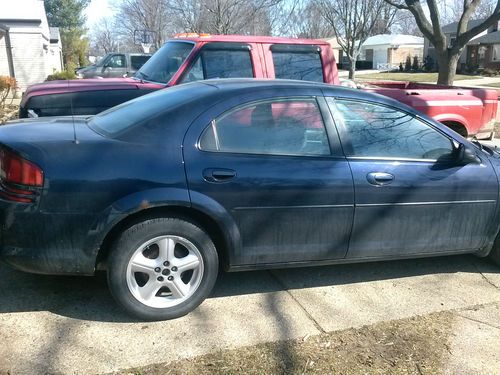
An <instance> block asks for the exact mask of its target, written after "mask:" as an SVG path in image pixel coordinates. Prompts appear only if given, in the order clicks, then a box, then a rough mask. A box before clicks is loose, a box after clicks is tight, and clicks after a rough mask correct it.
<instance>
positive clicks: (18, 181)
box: [0, 149, 43, 203]
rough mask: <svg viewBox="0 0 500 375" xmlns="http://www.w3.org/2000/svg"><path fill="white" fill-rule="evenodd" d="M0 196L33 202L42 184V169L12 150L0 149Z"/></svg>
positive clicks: (23, 201)
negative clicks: (34, 189) (35, 189)
mask: <svg viewBox="0 0 500 375" xmlns="http://www.w3.org/2000/svg"><path fill="white" fill-rule="evenodd" d="M0 180H1V181H0V198H2V199H5V200H9V201H14V202H22V203H31V202H34V200H35V198H36V192H35V191H33V190H28V189H32V188H37V187H41V186H43V171H42V170H41V169H40V167H38V166H37V165H35V164H33V163H32V162H30V161H28V160H26V159H24V158H22V157H21V156H19V155H17V154H16V153H14V152H11V151H8V150H6V149H0Z"/></svg>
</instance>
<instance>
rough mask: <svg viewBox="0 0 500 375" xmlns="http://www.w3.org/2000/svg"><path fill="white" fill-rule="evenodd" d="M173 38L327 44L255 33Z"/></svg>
mask: <svg viewBox="0 0 500 375" xmlns="http://www.w3.org/2000/svg"><path fill="white" fill-rule="evenodd" d="M171 40H179V41H180V40H188V41H192V42H231V43H237V42H239V43H270V44H305V45H311V44H315V45H327V46H329V45H330V44H329V43H328V42H327V41H325V40H318V39H300V38H283V37H274V36H255V35H211V34H208V35H204V34H202V35H193V36H191V35H187V36H184V35H182V34H180V35H179V36H176V37H174V38H173V39H171Z"/></svg>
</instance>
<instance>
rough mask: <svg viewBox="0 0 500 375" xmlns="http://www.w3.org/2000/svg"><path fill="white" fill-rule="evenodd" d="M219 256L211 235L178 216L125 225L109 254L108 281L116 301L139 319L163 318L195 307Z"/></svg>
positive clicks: (209, 284)
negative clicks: (125, 227) (126, 227)
mask: <svg viewBox="0 0 500 375" xmlns="http://www.w3.org/2000/svg"><path fill="white" fill-rule="evenodd" d="M217 273H218V256H217V251H216V249H215V246H214V244H213V242H212V240H211V239H210V236H209V235H208V234H207V233H206V232H205V231H204V230H203V229H201V228H200V227H199V226H198V225H196V224H194V223H191V222H189V221H186V220H182V219H179V218H156V219H150V220H146V221H143V222H140V223H138V224H135V225H133V226H131V227H129V228H128V229H126V230H125V231H124V232H123V233H122V234H121V235H120V236H119V238H118V239H117V241H115V243H114V244H113V247H112V249H111V253H110V255H109V258H108V285H109V288H110V290H111V294H112V295H113V296H114V298H115V299H116V300H117V301H118V303H119V304H120V305H121V306H123V307H124V308H125V310H126V311H127V312H129V313H130V314H132V315H133V316H135V317H137V318H139V319H143V320H166V319H174V318H177V317H180V316H183V315H185V314H187V313H189V312H190V311H192V310H193V309H195V308H196V307H197V306H198V305H199V304H200V303H201V302H203V300H204V299H205V298H206V297H208V295H209V294H210V292H211V290H212V288H213V286H214V284H215V281H216V279H217Z"/></svg>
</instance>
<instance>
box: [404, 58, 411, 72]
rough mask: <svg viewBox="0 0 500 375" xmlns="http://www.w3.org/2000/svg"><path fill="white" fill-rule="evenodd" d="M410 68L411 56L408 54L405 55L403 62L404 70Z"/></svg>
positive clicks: (407, 70) (406, 70)
mask: <svg viewBox="0 0 500 375" xmlns="http://www.w3.org/2000/svg"><path fill="white" fill-rule="evenodd" d="M410 70H411V57H410V55H408V56H406V62H405V72H409V71H410Z"/></svg>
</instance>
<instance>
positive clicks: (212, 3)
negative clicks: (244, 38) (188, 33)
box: [205, 0, 284, 34]
mask: <svg viewBox="0 0 500 375" xmlns="http://www.w3.org/2000/svg"><path fill="white" fill-rule="evenodd" d="M282 2H284V0H253V1H249V0H207V1H205V9H206V10H207V12H208V24H209V26H208V32H211V33H216V34H233V33H248V34H256V33H259V34H263V33H265V31H267V33H269V32H270V20H269V19H268V17H267V12H266V11H267V10H269V9H270V8H272V7H274V6H277V5H278V4H280V3H282ZM266 18H267V19H266ZM263 26H264V27H263ZM263 28H264V29H265V28H267V29H268V30H263V31H261V29H263Z"/></svg>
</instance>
